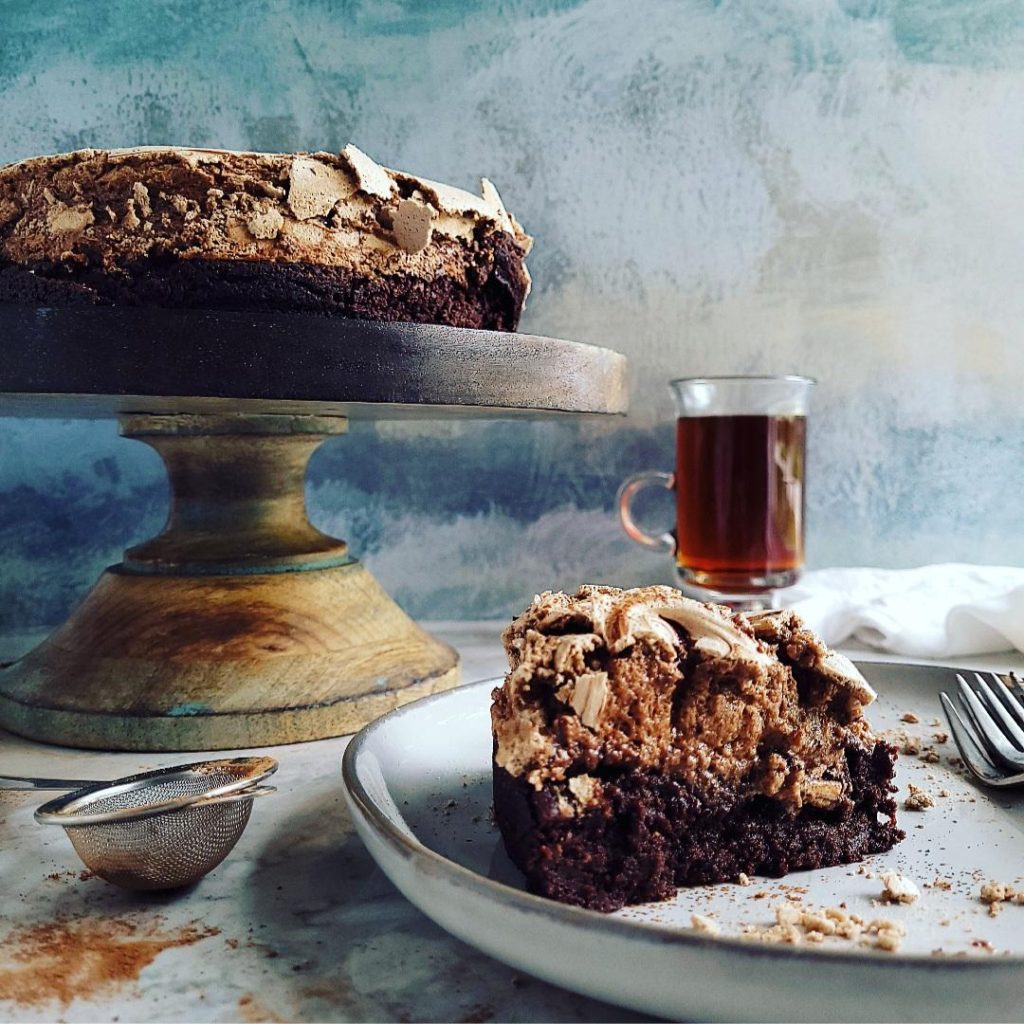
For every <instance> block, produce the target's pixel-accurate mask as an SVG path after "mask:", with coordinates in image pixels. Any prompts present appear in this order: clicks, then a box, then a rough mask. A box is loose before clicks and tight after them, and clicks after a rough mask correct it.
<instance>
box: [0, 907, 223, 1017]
mask: <svg viewBox="0 0 1024 1024" xmlns="http://www.w3.org/2000/svg"><path fill="white" fill-rule="evenodd" d="M163 920H164V919H163V918H161V917H155V918H151V919H149V920H148V921H146V922H144V923H139V922H135V921H132V920H130V919H128V918H122V917H99V918H91V917H90V918H76V919H66V920H58V921H48V922H44V923H41V924H37V925H32V926H30V927H26V928H16V929H14V930H13V931H11V932H10V933H8V935H7V936H6V937H5V938H4V942H3V946H4V949H5V950H13V952H11V953H9V954H8V955H7V956H6V957H5V958H4V961H5V962H4V963H3V964H2V965H0V1000H9V1001H11V1002H14V1003H16V1004H18V1005H20V1006H40V1005H43V1004H45V1003H47V1002H50V1001H57V1002H60V1003H61V1004H62V1005H64V1006H68V1005H69V1004H70V1003H71V1002H73V1001H74V1000H75V999H86V998H94V997H95V996H97V995H98V994H101V993H102V992H104V991H107V990H109V989H112V988H117V987H118V986H121V985H125V984H128V983H130V982H134V981H137V980H138V978H139V975H140V974H141V973H142V970H143V968H145V967H148V966H149V965H150V964H151V963H152V962H153V961H154V960H155V959H156V958H157V957H158V956H159V955H160V954H161V953H162V952H163V951H164V950H165V949H174V948H176V947H178V946H191V945H192V944H193V943H196V942H199V941H201V940H202V939H206V938H209V937H210V936H213V935H217V934H219V933H220V929H219V928H208V927H205V926H203V925H201V924H199V922H192V923H190V924H187V925H183V926H182V927H179V928H173V929H166V928H164V927H163Z"/></svg>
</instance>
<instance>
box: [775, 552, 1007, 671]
mask: <svg viewBox="0 0 1024 1024" xmlns="http://www.w3.org/2000/svg"><path fill="white" fill-rule="evenodd" d="M777 602H778V603H779V604H782V605H783V606H785V607H789V608H793V609H794V610H795V611H797V612H799V614H800V616H801V617H802V618H803V619H804V621H805V622H806V623H807V625H808V626H810V627H811V629H813V630H814V631H815V632H816V633H818V635H819V636H821V637H822V639H823V640H824V641H825V642H826V643H828V644H833V645H834V644H841V643H843V642H844V641H845V640H849V639H851V638H852V639H854V640H857V641H860V642H861V643H863V644H866V645H868V646H869V647H874V648H877V649H878V650H880V651H890V652H892V653H894V654H905V655H910V656H913V657H920V658H952V657H961V656H964V655H970V654H994V653H996V652H997V651H1010V650H1013V649H1014V648H1016V649H1017V650H1018V651H1024V569H1012V568H1007V567H1004V566H988V565H960V564H955V563H951V564H947V565H926V566H922V567H921V568H919V569H898V570H893V569H819V570H817V571H815V572H809V573H807V574H806V575H805V576H804V578H803V579H802V580H801V581H800V582H799V583H798V584H796V586H794V587H790V588H789V589H788V590H785V591H782V592H781V593H780V594H779V595H778V599H777Z"/></svg>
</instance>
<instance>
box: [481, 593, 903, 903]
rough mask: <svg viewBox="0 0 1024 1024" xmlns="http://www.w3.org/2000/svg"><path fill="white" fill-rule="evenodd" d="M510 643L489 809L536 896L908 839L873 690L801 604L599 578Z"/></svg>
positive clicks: (661, 881)
mask: <svg viewBox="0 0 1024 1024" xmlns="http://www.w3.org/2000/svg"><path fill="white" fill-rule="evenodd" d="M502 640H503V642H504V645H505V649H506V652H507V653H508V658H509V663H510V668H511V671H510V672H509V674H508V676H507V677H506V679H505V682H504V684H503V685H502V686H500V687H499V688H498V689H496V690H495V691H494V693H493V705H492V708H491V719H492V727H493V732H494V813H495V818H496V821H497V824H498V827H499V828H500V830H501V834H502V836H503V838H504V841H505V847H506V849H507V850H508V853H509V856H510V857H511V858H512V860H513V861H514V862H515V864H516V865H517V866H518V867H519V869H520V870H521V871H522V872H523V874H524V875H525V876H526V880H527V883H528V885H529V887H530V889H531V890H532V891H534V892H537V893H540V894H541V895H544V896H548V897H551V898H553V899H557V900H561V901H563V902H566V903H574V904H578V905H580V906H584V907H590V908H592V909H595V910H602V911H611V910H615V909H617V908H619V907H621V906H623V905H624V904H627V903H641V902H645V901H648V900H659V899H664V898H666V897H669V896H671V895H672V894H673V893H674V892H675V889H676V887H677V886H682V885H698V884H704V883H713V882H725V881H730V880H735V879H736V878H737V877H738V876H739V875H740V873H746V874H748V875H752V874H762V875H771V876H779V875H784V874H786V873H787V872H790V871H796V870H801V869H807V868H820V867H827V866H829V865H834V864H843V863H848V862H850V861H856V860H859V859H861V858H862V857H864V856H865V855H866V854H871V853H878V852H880V851H883V850H888V849H889V848H890V847H892V846H893V844H894V843H896V842H898V841H899V840H900V839H902V838H903V833H902V832H900V831H899V830H898V829H897V827H896V805H895V802H894V800H893V798H892V794H893V792H895V787H894V786H893V784H892V776H893V769H894V761H895V755H896V750H895V748H894V747H892V746H891V745H889V744H887V743H885V742H884V741H882V740H880V739H878V738H876V737H875V736H874V735H873V734H872V732H871V729H870V726H869V725H868V723H867V721H866V720H865V718H864V717H863V709H864V707H865V705H867V704H870V703H871V701H872V700H874V698H875V693H874V691H873V690H872V689H871V687H870V686H869V685H868V683H867V681H866V680H865V679H864V677H863V676H862V675H861V674H860V672H858V671H857V669H856V668H855V667H854V666H853V664H852V663H851V662H850V661H849V660H847V659H846V658H845V657H843V656H842V655H840V654H838V653H836V652H833V651H830V650H829V649H828V648H827V647H825V645H824V644H823V643H822V642H821V641H820V640H819V639H818V638H817V637H816V636H815V635H814V634H813V633H812V632H811V631H810V630H808V629H807V628H806V627H805V626H804V625H803V623H802V621H801V620H800V618H799V617H798V616H797V615H795V614H794V613H792V612H763V613H758V614H750V615H743V614H733V613H732V612H731V611H730V610H729V609H728V608H724V607H722V606H720V605H713V604H701V603H700V602H698V601H693V600H690V599H688V598H686V597H684V596H683V595H682V594H681V593H680V592H679V591H678V590H674V589H673V588H671V587H645V588H642V589H637V590H618V589H616V588H613V587H589V586H585V587H581V588H580V590H579V591H578V592H577V593H576V594H575V595H574V596H572V597H570V596H568V595H566V594H555V593H546V594H542V595H541V596H540V597H537V598H535V599H534V601H533V604H532V605H531V606H530V607H529V608H528V609H527V610H526V611H525V612H524V613H523V614H522V615H521V616H520V617H519V618H517V619H516V620H515V621H514V622H513V623H512V624H511V625H510V626H509V627H508V628H507V629H506V630H505V632H504V634H503V636H502Z"/></svg>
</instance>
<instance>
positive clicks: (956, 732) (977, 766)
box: [939, 693, 1003, 785]
mask: <svg viewBox="0 0 1024 1024" xmlns="http://www.w3.org/2000/svg"><path fill="white" fill-rule="evenodd" d="M939 696H940V697H941V698H942V708H943V710H944V711H945V712H946V721H947V722H949V731H950V732H951V733H952V734H953V741H954V742H955V743H956V749H957V750H959V751H960V756H961V757H962V758H963V759H964V764H966V765H967V767H968V768H969V769H970V770H971V772H973V773H974V775H976V776H977V777H978V778H979V779H980V780H981V781H982V782H985V783H987V784H989V785H991V784H993V783H996V782H998V781H999V780H1001V779H1002V777H1003V773H1002V772H1000V770H999V769H998V768H997V767H996V766H995V765H994V764H993V763H992V762H991V760H989V757H988V755H987V754H986V753H985V751H984V750H982V749H981V747H980V746H979V745H978V743H977V741H976V740H975V739H974V736H973V735H972V734H971V728H970V726H969V725H968V724H967V723H966V722H965V721H964V720H963V719H962V718H961V717H960V712H959V711H957V709H956V708H955V707H954V706H953V702H952V701H951V700H950V699H949V697H947V696H946V695H945V694H944V693H940V694H939Z"/></svg>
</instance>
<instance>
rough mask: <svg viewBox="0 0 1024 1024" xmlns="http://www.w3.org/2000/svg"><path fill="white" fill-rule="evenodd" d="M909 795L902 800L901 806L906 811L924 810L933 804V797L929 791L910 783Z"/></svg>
mask: <svg viewBox="0 0 1024 1024" xmlns="http://www.w3.org/2000/svg"><path fill="white" fill-rule="evenodd" d="M909 788H910V795H909V796H908V797H907V799H906V800H904V801H903V806H904V808H905V809H906V810H908V811H925V810H927V809H928V808H929V807H934V806H935V799H934V798H933V797H932V795H931V793H929V792H927V790H924V789H922V788H921V787H920V786H915V785H914V784H913V783H912V782H911V783H910V787H909Z"/></svg>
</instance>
